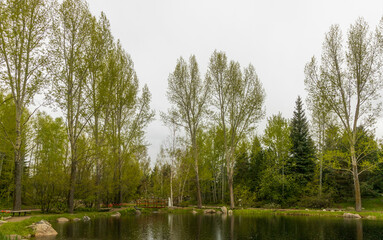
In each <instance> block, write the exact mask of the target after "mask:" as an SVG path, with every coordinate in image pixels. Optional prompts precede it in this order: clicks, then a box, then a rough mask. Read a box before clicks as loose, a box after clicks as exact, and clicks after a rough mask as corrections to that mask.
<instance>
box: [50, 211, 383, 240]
mask: <svg viewBox="0 0 383 240" xmlns="http://www.w3.org/2000/svg"><path fill="white" fill-rule="evenodd" d="M53 227H54V228H55V229H57V231H58V232H59V236H58V239H62V240H70V239H84V240H87V239H105V240H112V239H113V240H114V239H159V240H161V239H170V240H173V239H174V240H176V239H201V240H204V239H280V240H287V239H288V240H290V239H318V240H325V239H339V240H342V239H357V240H363V239H380V238H381V236H383V223H382V222H380V221H366V220H361V219H343V218H327V217H305V216H299V217H297V216H295V217H293V216H273V215H267V216H224V215H217V214H215V215H203V214H197V215H192V214H151V215H141V216H127V217H121V218H99V219H92V220H91V221H89V222H84V221H79V222H69V223H66V224H58V223H53ZM363 231H364V232H363Z"/></svg>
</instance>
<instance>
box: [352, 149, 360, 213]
mask: <svg viewBox="0 0 383 240" xmlns="http://www.w3.org/2000/svg"><path fill="white" fill-rule="evenodd" d="M355 155H356V153H355V148H354V146H351V163H352V175H353V178H354V191H355V211H357V212H360V211H361V210H362V198H361V196H360V184H359V173H358V163H357V159H356V156H355Z"/></svg>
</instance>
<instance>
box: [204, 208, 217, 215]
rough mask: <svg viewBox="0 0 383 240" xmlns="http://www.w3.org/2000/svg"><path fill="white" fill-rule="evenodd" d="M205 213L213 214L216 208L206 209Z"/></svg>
mask: <svg viewBox="0 0 383 240" xmlns="http://www.w3.org/2000/svg"><path fill="white" fill-rule="evenodd" d="M203 213H205V214H213V213H215V210H214V209H206V210H204V211H203Z"/></svg>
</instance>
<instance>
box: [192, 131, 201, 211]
mask: <svg viewBox="0 0 383 240" xmlns="http://www.w3.org/2000/svg"><path fill="white" fill-rule="evenodd" d="M193 155H194V169H195V178H196V185H197V202H198V208H202V197H201V187H200V184H199V173H198V150H197V142H196V139H195V137H194V138H193Z"/></svg>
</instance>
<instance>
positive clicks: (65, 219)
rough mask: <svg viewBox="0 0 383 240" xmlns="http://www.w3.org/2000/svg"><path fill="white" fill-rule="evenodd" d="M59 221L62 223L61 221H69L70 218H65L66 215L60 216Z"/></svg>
mask: <svg viewBox="0 0 383 240" xmlns="http://www.w3.org/2000/svg"><path fill="white" fill-rule="evenodd" d="M57 222H59V223H61V222H69V219H68V218H64V217H60V218H57Z"/></svg>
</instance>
